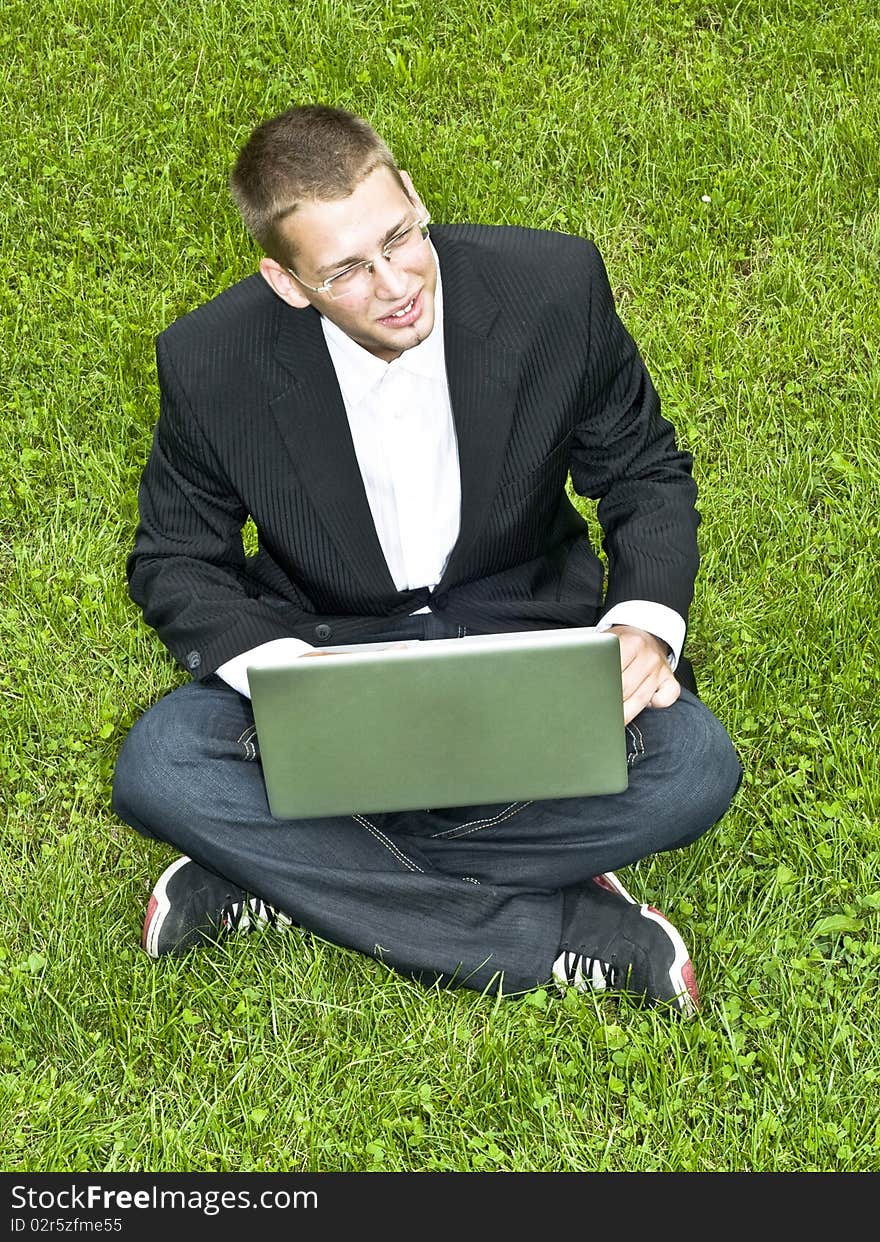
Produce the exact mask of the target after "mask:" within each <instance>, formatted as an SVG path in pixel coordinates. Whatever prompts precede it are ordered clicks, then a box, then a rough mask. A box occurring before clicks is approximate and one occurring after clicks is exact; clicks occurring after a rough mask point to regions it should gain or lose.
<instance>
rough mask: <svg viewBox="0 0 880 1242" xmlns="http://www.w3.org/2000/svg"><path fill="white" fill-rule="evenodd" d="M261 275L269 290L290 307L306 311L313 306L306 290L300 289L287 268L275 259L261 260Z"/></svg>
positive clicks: (266, 258)
mask: <svg viewBox="0 0 880 1242" xmlns="http://www.w3.org/2000/svg"><path fill="white" fill-rule="evenodd" d="M260 275H261V276H262V277H263V280H265V282H266V284H267V285H268V286H269V288H270V289H272V290H273V291H274V292H275V293H277V294H278V296H279V298H281V301H282V302H286V303H287V305H288V306H295V307H296V308H297V310H304V309H305V307H307V306H310V305H311V300H310V299H309V298H308V297H306V294H305V290H303V289H301V288H300V286H299V285H298V284H297V283H296V281H295V280H294V279H293V277H292V276H291V275H290V273H289V272H288V271H287V270H286V268H283V267H282V266H281V264H280V263H278V262H276V261H275V259H270V258H268V257H265V258H262V259H260Z"/></svg>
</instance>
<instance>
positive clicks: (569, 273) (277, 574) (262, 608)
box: [128, 225, 699, 677]
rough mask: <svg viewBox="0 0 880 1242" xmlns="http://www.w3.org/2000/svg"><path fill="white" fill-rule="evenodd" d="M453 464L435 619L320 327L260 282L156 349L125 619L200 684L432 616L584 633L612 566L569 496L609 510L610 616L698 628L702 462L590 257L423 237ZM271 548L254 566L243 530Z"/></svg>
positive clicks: (457, 236)
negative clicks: (450, 525)
mask: <svg viewBox="0 0 880 1242" xmlns="http://www.w3.org/2000/svg"><path fill="white" fill-rule="evenodd" d="M431 235H432V240H433V242H434V245H435V246H436V249H437V253H438V255H439V257H440V266H441V271H442V275H443V300H444V321H445V322H444V336H445V352H446V362H447V372H448V378H449V388H450V395H451V399H452V410H453V415H454V419H455V428H456V433H457V437H458V448H459V457H460V462H461V494H462V499H461V531H460V535H459V538H458V541H457V543H456V544H455V547H454V548H453V550H452V554H451V556H450V558H449V562H448V564H447V567H446V570H445V572H444V574H443V578H442V581H441V582H440V583H439V585H438V586H437V587H436V588H435V591H434V592H433V597H431V594H430V593H429V592H428V591H427V590H426V589H422V590H415V591H404V592H399V591H397V589H396V588H395V586H394V583H393V582H392V580H391V577H390V574H389V571H388V567H387V564H386V562H385V558H384V556H383V553H382V550H381V547H380V544H379V541H378V537H377V535H376V531H375V527H374V525H373V520H372V516H371V513H370V509H369V505H368V502H367V498H366V494H365V491H364V487H363V483H362V481H361V476H360V472H359V469H358V465H357V460H356V457H355V452H354V447H353V445H352V440H351V436H350V433H349V429H348V421H347V418H346V414H345V408H344V405H343V401H342V396H341V394H340V390H339V386H338V383H337V381H336V376H335V373H334V370H333V366H332V364H331V361H330V357H329V354H328V352H327V348H326V345H325V343H324V336H323V333H322V331H321V327H320V319H319V316H318V314H317V312H316V311H314V310H313V309H312V308H311V307H309V308H308V309H306V310H295V309H293V308H291V307H289V306H288V305H286V304H285V303H284V302H282V301H281V300H280V299H279V298H278V297H277V296H276V295H275V294H274V293H273V292H272V291H271V290H270V289H269V287H268V286H267V285H266V283H265V282H264V281H263V279H262V278H261V277H260V276H252V277H249V278H248V279H246V280H244V281H242V282H240V283H239V284H237V285H235V286H233V287H232V288H230V289H228V290H227V291H226V292H224V293H222V294H221V295H220V296H219V297H217V298H215V299H214V300H213V301H211V302H209V303H207V304H206V305H204V306H202V307H200V308H199V309H198V310H196V311H194V312H192V313H191V314H189V315H186V316H184V317H183V318H182V319H179V320H178V321H177V322H176V323H174V324H172V325H171V327H169V328H168V329H167V330H166V331H164V332H163V333H161V335H160V336H159V337H158V340H157V358H158V367H159V378H160V386H161V410H160V416H159V420H158V423H157V426H156V430H155V436H154V441H153V445H152V449H151V452H150V456H149V460H148V462H147V465H146V468H145V470H144V473H143V477H142V481H141V487H140V492H139V509H140V522H139V525H138V529H137V534H136V537H135V546H134V550H133V552H132V554H131V556H130V557H129V560H128V574H129V583H130V590H131V595H132V598H133V599H134V600H135V601H136V602H137V603H138V604H139V605H140V606H141V607H142V608H143V612H144V617H145V619H146V621H147V622H148V624H149V625H151V626H153V627H154V628H155V629H156V631H157V632H158V634H159V635H160V637H161V638H162V640H163V642H164V643H165V644H166V645H167V647H168V648H169V650H170V651H171V652H172V654H173V655H174V656H175V657H176V659H177V660H179V661H180V663H181V664H182V665H183V666H184V667H186V668H188V669H189V671H190V672H191V673H192V674H193V676H195V677H204V676H206V675H208V674H209V673H210V672H212V671H213V670H214V669H216V668H217V667H218V666H219V665H220V664H222V663H223V662H224V661H226V660H228V659H230V658H231V657H232V656H234V655H237V654H239V653H240V652H242V651H245V650H247V649H249V648H251V647H254V646H256V645H257V644H259V643H261V642H266V641H268V640H270V639H274V638H281V637H284V636H287V635H295V636H297V637H299V638H303V639H305V640H306V641H307V642H310V643H313V644H315V645H321V643H328V642H329V643H338V642H347V641H351V640H352V639H354V638H356V637H357V636H358V635H362V634H364V633H365V632H367V631H368V630H370V629H372V628H375V625H376V620H377V618H384V617H391V616H400V615H405V614H407V613H410V612H413V611H414V610H415V609H417V608H420V607H422V606H423V605H424V604H425V603H427V602H429V601H430V603H431V606H432V607H433V608H435V609H437V610H441V611H442V612H443V613H444V614H445V615H446V616H448V617H449V619H450V620H452V621H456V622H460V623H463V624H466V625H467V626H468V627H469V628H471V627H472V628H473V629H474V630H480V631H496V630H497V631H504V630H522V629H532V628H545V627H555V626H569V625H591V624H593V623H594V622H595V620H596V619H597V616H598V614H599V611H600V609H601V607H602V603H603V571H602V566H601V563H600V561H599V559H598V558H597V556H596V555H595V552H594V551H593V549H592V548H591V546H590V543H589V540H588V536H587V527H586V523H585V522H584V521H583V519H582V518H581V517H580V516H579V514H578V513H577V511H576V510H575V509H574V507H573V506H572V504H571V503H570V501H569V499H568V497H567V496H566V492H565V484H566V479H567V477H568V474H569V472H570V473H571V478H572V482H573V485H574V488H575V490H576V491H577V492H578V493H580V494H581V495H585V496H590V497H593V498H599V500H600V504H599V519H600V521H601V523H602V526H603V529H604V532H605V547H606V550H607V553H608V563H609V573H608V583H607V596H606V599H605V605H606V606H610V605H611V604H614V603H616V602H619V601H621V600H626V599H647V600H654V601H657V602H659V603H661V604H666V605H667V606H669V607H670V608H674V609H676V610H677V611H678V612H679V613H680V614H681V615H682V616H684V617H685V619H687V613H688V609H689V607H690V603H691V598H692V593H693V583H694V578H695V575H696V571H697V564H698V554H697V544H696V528H697V524H698V521H699V518H698V515H697V512H696V510H695V507H694V502H695V496H696V489H695V485H694V483H693V479H692V475H691V465H692V462H691V458H690V456H689V455H688V454H687V453H684V452H682V451H680V450H679V449H678V448H677V446H676V443H675V438H674V433H673V429H672V427H671V425H670V424H669V423H668V422H667V421H666V420H665V419H663V418H662V417H661V415H660V409H659V402H658V399H657V395H656V392H655V390H654V386H653V384H652V383H651V380H650V377H649V376H648V373H647V371H646V369H645V367H644V364H643V362H642V360H641V357H640V355H639V353H638V350H637V349H636V346H635V344H634V343H633V341H632V339H631V338H630V336H629V335H628V333H627V332H626V330H625V329H624V328H623V326H622V324H621V322H620V320H619V318H618V316H617V314H616V312H615V309H614V303H613V299H612V295H611V290H610V288H609V284H608V279H607V276H606V273H605V268H604V265H603V263H602V260H601V258H600V256H599V253H598V251H597V250H596V248H595V246H593V245H592V243H590V242H587V241H584V240H582V239H579V238H575V237H570V236H567V235H562V234H557V233H549V232H538V231H533V230H528V229H519V228H488V227H483V226H477V225H456V226H445V227H441V226H437V227H434V228H432V230H431ZM248 514H250V515H252V517H253V520H254V522H255V523H256V526H257V529H258V531H259V536H260V550H259V552H258V554H257V555H256V556H246V555H245V553H244V551H243V547H242V540H241V528H242V525H243V523H244V521H245V519H246V517H247V516H248Z"/></svg>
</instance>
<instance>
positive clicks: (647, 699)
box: [608, 625, 681, 724]
mask: <svg viewBox="0 0 880 1242" xmlns="http://www.w3.org/2000/svg"><path fill="white" fill-rule="evenodd" d="M608 632H609V633H610V634H616V635H617V637H618V639H619V640H620V668H621V672H622V674H623V719H624V723H625V724H629V722H630V721H631V720H634V719H635V717H636V716H638V714H639V712H640V711H641V710H642V708H644V707H669V706H671V704H673V703H674V702H675V700H676V699H677V698H678V696H679V695H680V694H681V684H680V682H679V681H678V680H677V679H676V676H675V674H674V673H673V671H672V669H671V668H670V667H669V661H668V660H667V658H666V653H667V651H668V648H667V646H666V644H665V643H664V642H662V641H661V640H660V639H659V638H656V637H655V636H654V635H653V634H649V633H648V631H647V630H639V629H636V627H635V626H634V625H612V626H611V627H610V629H609V631H608Z"/></svg>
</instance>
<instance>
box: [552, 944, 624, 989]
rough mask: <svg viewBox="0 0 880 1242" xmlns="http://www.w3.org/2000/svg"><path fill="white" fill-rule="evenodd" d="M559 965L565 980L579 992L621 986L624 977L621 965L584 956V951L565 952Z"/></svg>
mask: <svg viewBox="0 0 880 1242" xmlns="http://www.w3.org/2000/svg"><path fill="white" fill-rule="evenodd" d="M558 965H559V966H560V967H561V970H562V974H563V976H564V979H565V982H566V983H568V984H569V985H570V986H571V987H573V988H577V990H578V991H579V992H587V991H590V990H592V991H594V992H604V991H605V990H606V989H613V988H617V987H619V986H620V982H621V979H622V973H621V970H620V967H619V966H617V965H615V964H614V963H613V962H603V961H602V960H601V959H600V958H598V957H584V955H583V954H582V953H563V954H562V955H561V957H560V960H559V962H558Z"/></svg>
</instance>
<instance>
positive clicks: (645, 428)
mask: <svg viewBox="0 0 880 1242" xmlns="http://www.w3.org/2000/svg"><path fill="white" fill-rule="evenodd" d="M591 250H592V251H593V255H594V260H595V261H594V264H593V278H592V282H591V294H590V297H591V300H590V316H589V325H590V328H589V330H590V338H589V348H588V353H587V370H586V374H585V382H584V387H583V400H584V415H583V418H582V420H581V422H580V424H579V425H578V427H577V428H576V430H575V434H574V435H573V437H572V452H571V462H570V469H571V478H572V484H573V486H574V489H575V491H576V492H578V494H579V495H582V496H589V497H591V498H592V499H594V500H598V501H599V505H598V510H597V516H598V519H599V522H600V524H601V526H602V531H603V536H604V538H603V548H604V549H605V552H606V554H607V556H608V588H607V592H606V597H605V611H607V610H608V609H610V608H612V607H613V606H614V605H615V604H618V603H623V602H625V601H627V600H634V599H638V600H650V601H653V602H655V603H658V604H663V605H665V606H666V607H667V608H672V609H673V610H674V611H675V612H677V613H678V614H679V615H680V616H681V617H683V618H684V620H685V622H687V616H688V610H689V608H690V604H691V600H692V599H693V590H694V581H695V579H696V575H697V569H698V566H699V552H698V548H697V537H696V532H697V526H698V525H699V521H700V517H699V514H698V512H697V510H696V507H695V501H696V495H697V489H696V484H695V483H694V480H693V476H692V466H693V459H692V457H691V455H690V454H689V453H686V452H683V451H681V450H679V449H678V447H677V444H676V440H675V432H674V430H673V427H672V424H671V423H669V422H668V421H667V420H666V419H665V418H663V417H662V416H661V414H660V401H659V398H658V396H657V392H656V390H655V388H654V385H653V383H652V382H651V377H650V376H649V374H648V372H647V369H646V367H645V365H644V362H643V361H642V358H641V356H640V354H639V351H638V349H637V348H636V345H635V343H634V341H633V340H632V338H631V337H630V335H629V333H628V332H627V331H626V329H625V328H624V326H623V324H622V323H621V321H620V319H619V317H618V315H617V312H616V310H615V306H614V299H613V296H612V293H611V288H610V286H609V283H608V276H607V274H606V271H605V265H604V263H603V262H602V259H601V257H600V255H599V253H598V251H597V250H596V249H595V247H594V246H592V245H591Z"/></svg>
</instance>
